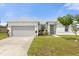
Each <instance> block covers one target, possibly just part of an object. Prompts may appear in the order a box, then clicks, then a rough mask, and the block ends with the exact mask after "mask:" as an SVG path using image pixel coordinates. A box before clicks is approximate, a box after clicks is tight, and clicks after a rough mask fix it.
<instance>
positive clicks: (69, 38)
mask: <svg viewBox="0 0 79 59" xmlns="http://www.w3.org/2000/svg"><path fill="white" fill-rule="evenodd" d="M62 38H64V39H65V40H75V39H76V38H75V37H62Z"/></svg>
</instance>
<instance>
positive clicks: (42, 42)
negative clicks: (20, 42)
mask: <svg viewBox="0 0 79 59" xmlns="http://www.w3.org/2000/svg"><path fill="white" fill-rule="evenodd" d="M74 39H75V36H72V35H70V36H69V35H68V36H67V35H66V36H61V37H53V36H38V37H36V38H35V39H34V40H33V42H32V44H31V47H30V48H29V51H28V55H30V56H79V42H75V41H74Z"/></svg>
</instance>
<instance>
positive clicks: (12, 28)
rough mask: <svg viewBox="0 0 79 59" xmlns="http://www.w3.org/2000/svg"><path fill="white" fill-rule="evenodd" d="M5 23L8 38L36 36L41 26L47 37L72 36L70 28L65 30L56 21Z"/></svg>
mask: <svg viewBox="0 0 79 59" xmlns="http://www.w3.org/2000/svg"><path fill="white" fill-rule="evenodd" d="M7 23H8V30H9V36H38V34H39V32H38V31H39V29H40V28H41V26H42V25H43V26H45V29H46V30H47V31H48V34H49V35H74V33H73V32H72V30H71V26H69V29H68V30H66V29H65V27H64V26H63V25H62V24H60V23H58V22H57V21H44V22H43V21H8V22H7ZM78 34H79V31H78Z"/></svg>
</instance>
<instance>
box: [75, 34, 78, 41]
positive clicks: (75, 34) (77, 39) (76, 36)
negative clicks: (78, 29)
mask: <svg viewBox="0 0 79 59" xmlns="http://www.w3.org/2000/svg"><path fill="white" fill-rule="evenodd" d="M75 37H76V40H75V41H78V39H77V33H75Z"/></svg>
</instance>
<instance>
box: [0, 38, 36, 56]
mask: <svg viewBox="0 0 79 59" xmlns="http://www.w3.org/2000/svg"><path fill="white" fill-rule="evenodd" d="M33 38H34V37H9V38H6V39H3V40H0V56H26V55H27V51H28V49H29V47H30V45H31V42H32V40H33Z"/></svg>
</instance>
